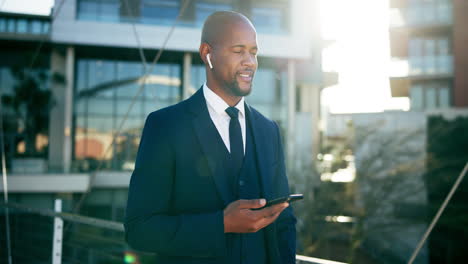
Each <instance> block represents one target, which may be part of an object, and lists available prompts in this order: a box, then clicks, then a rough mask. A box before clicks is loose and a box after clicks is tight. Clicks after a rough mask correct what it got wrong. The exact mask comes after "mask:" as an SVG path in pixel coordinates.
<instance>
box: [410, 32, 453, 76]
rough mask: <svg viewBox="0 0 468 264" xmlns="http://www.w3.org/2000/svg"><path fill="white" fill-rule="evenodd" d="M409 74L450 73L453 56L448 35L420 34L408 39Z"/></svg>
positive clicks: (451, 71)
mask: <svg viewBox="0 0 468 264" xmlns="http://www.w3.org/2000/svg"><path fill="white" fill-rule="evenodd" d="M408 60H409V66H410V69H409V70H410V75H424V74H451V73H453V65H452V64H453V56H452V55H451V50H450V39H449V37H448V36H427V37H426V36H420V37H418V36H417V37H413V38H411V39H410V40H409V46H408Z"/></svg>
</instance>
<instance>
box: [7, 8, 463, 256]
mask: <svg viewBox="0 0 468 264" xmlns="http://www.w3.org/2000/svg"><path fill="white" fill-rule="evenodd" d="M217 10H234V11H239V12H241V13H243V14H245V15H246V16H247V17H249V18H250V19H251V21H252V22H253V24H254V25H255V27H256V29H257V32H258V42H259V46H260V52H259V58H258V60H259V69H258V71H257V73H256V75H255V80H254V88H253V92H252V94H251V95H250V96H248V97H247V102H248V103H250V104H251V105H252V106H254V107H255V108H257V109H258V110H259V111H260V112H262V113H263V114H264V115H266V116H267V117H269V118H271V119H273V120H275V121H276V122H277V123H278V124H279V126H280V128H281V130H282V136H283V144H284V148H285V151H286V154H287V155H286V162H287V169H288V174H289V179H290V185H291V189H292V190H291V191H292V192H295V193H304V195H305V199H304V200H303V201H301V202H297V203H295V204H294V209H295V212H296V215H297V217H298V225H297V232H298V241H297V244H298V252H297V253H298V254H300V255H301V257H302V256H306V257H302V261H303V262H304V263H323V264H325V263H364V264H367V263H369V264H370V263H392V264H395V263H396V264H398V263H408V261H409V259H410V257H411V255H412V254H413V253H414V252H415V250H416V248H417V245H418V242H419V241H420V240H421V239H422V237H423V235H424V232H425V231H426V230H427V229H428V227H429V225H430V223H431V220H432V219H433V218H434V216H435V215H436V213H437V211H438V210H439V208H440V207H441V205H442V203H443V201H444V199H445V198H446V196H447V195H448V193H449V191H450V190H451V188H452V187H453V186H454V184H455V182H456V180H457V179H459V176H460V175H462V174H461V173H462V170H463V168H464V166H465V164H466V163H467V161H468V49H467V48H466V47H467V46H466V45H467V44H466V43H468V27H467V25H468V15H467V14H468V1H466V0H355V1H349V0H242V1H241V0H0V96H1V104H0V116H1V119H0V121H1V122H0V123H1V126H0V128H1V157H2V184H1V185H0V186H1V187H2V188H1V192H2V199H3V202H4V203H2V206H1V207H0V209H1V210H0V211H1V212H0V228H1V229H0V230H1V231H0V263H51V262H53V263H151V260H152V258H153V256H152V255H151V254H148V253H143V252H136V251H134V250H132V249H131V248H129V246H128V245H126V243H125V241H124V237H123V232H122V230H123V229H122V226H121V223H122V222H123V218H124V215H125V206H126V200H127V191H128V183H129V179H130V175H131V172H132V170H133V167H134V162H135V157H136V153H137V149H138V144H139V141H140V136H141V132H142V128H143V125H144V121H145V118H146V116H147V115H148V114H149V113H150V112H152V111H155V110H157V109H161V108H163V107H166V106H169V105H172V104H174V103H177V102H179V101H181V100H184V99H186V98H188V97H189V96H190V95H192V94H193V93H194V92H195V91H196V90H197V89H198V88H199V87H200V86H201V85H202V84H203V82H204V81H205V73H204V65H203V63H202V61H201V60H200V57H199V55H198V46H199V42H200V34H201V26H202V24H203V22H204V20H205V18H206V17H207V16H208V15H209V14H211V13H212V12H214V11H217ZM467 185H468V183H467V182H466V180H465V181H462V182H461V184H460V185H459V186H458V189H457V190H456V192H455V193H454V196H453V198H452V199H451V200H450V202H449V203H448V205H447V207H446V208H445V211H444V212H443V214H442V216H441V218H440V219H438V221H437V223H436V225H435V228H434V229H433V230H432V233H431V234H430V236H429V238H428V239H427V241H426V242H425V243H424V245H423V246H422V247H421V248H420V251H418V254H417V257H416V259H415V260H414V263H418V264H436V263H465V262H466V259H467V258H468V252H467V251H466V247H465V244H464V243H466V241H467V239H468V210H467V209H468V199H467V198H468V186H467ZM59 211H62V212H64V213H63V214H54V212H59ZM65 212H66V213H68V214H65ZM53 216H56V217H55V218H54V217H53ZM307 257H309V258H307ZM327 261H330V262H327ZM332 261H335V262H332Z"/></svg>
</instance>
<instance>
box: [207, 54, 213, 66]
mask: <svg viewBox="0 0 468 264" xmlns="http://www.w3.org/2000/svg"><path fill="white" fill-rule="evenodd" d="M206 60H208V65H210V69H213V64H211V59H210V54H209V53H208V54H206Z"/></svg>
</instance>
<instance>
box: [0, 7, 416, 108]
mask: <svg viewBox="0 0 468 264" xmlns="http://www.w3.org/2000/svg"><path fill="white" fill-rule="evenodd" d="M319 1H320V14H321V16H320V21H321V31H322V36H323V37H324V38H325V39H331V40H334V43H333V44H332V45H330V46H329V47H327V48H326V49H325V50H324V51H323V53H322V54H323V68H324V69H325V70H334V71H337V72H338V73H339V83H338V85H335V86H333V87H328V88H326V89H324V90H323V92H322V104H323V105H324V107H325V108H326V109H328V110H329V111H330V112H331V113H359V112H361V113H362V112H381V111H384V110H392V109H393V110H398V109H401V110H408V108H409V101H408V98H391V96H390V87H389V79H388V74H389V72H390V70H389V66H390V54H389V52H390V51H389V39H388V38H389V32H388V20H389V19H388V14H389V3H388V0H353V1H350V0H319ZM53 4H54V0H0V10H2V11H8V12H18V13H32V14H43V15H48V14H50V10H51V8H52V6H53Z"/></svg>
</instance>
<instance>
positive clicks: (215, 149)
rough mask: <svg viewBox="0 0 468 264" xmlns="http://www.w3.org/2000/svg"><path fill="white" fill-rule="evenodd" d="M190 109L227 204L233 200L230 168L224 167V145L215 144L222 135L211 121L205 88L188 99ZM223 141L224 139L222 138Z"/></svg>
mask: <svg viewBox="0 0 468 264" xmlns="http://www.w3.org/2000/svg"><path fill="white" fill-rule="evenodd" d="M188 103H189V110H190V111H191V112H192V113H193V114H194V117H193V118H192V124H193V127H194V129H195V133H196V135H197V138H198V140H199V142H200V146H201V148H202V151H203V153H204V154H205V157H206V160H207V161H208V166H209V167H210V170H211V173H212V175H213V179H214V182H215V184H216V187H217V188H218V193H219V195H220V196H221V198H222V199H223V201H224V203H225V205H227V204H229V203H230V202H232V201H233V196H232V192H231V189H230V187H229V179H228V175H227V173H228V171H227V169H228V168H223V163H222V159H220V157H223V152H225V151H226V150H225V149H224V145H222V144H215V142H214V140H215V139H216V137H220V136H219V134H218V130H217V129H216V127H215V125H214V124H213V122H212V121H211V117H210V114H209V112H208V108H207V106H206V101H205V98H204V95H203V89H202V88H200V89H199V90H198V91H197V92H196V93H195V94H194V95H193V96H192V97H191V98H190V99H189V101H188ZM221 142H222V140H221Z"/></svg>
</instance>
